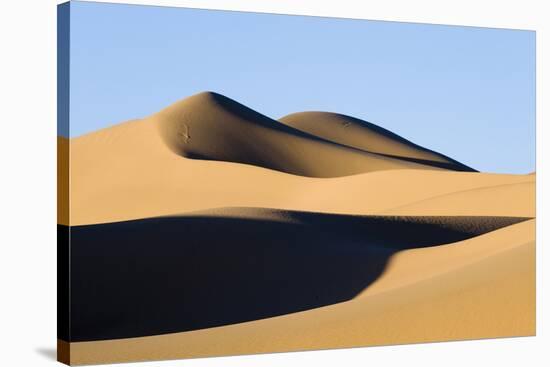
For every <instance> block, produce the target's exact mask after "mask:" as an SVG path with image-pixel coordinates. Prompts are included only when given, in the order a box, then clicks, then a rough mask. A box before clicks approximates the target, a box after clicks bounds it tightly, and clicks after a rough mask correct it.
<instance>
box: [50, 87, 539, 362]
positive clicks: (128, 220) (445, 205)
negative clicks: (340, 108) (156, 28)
mask: <svg viewBox="0 0 550 367" xmlns="http://www.w3.org/2000/svg"><path fill="white" fill-rule="evenodd" d="M58 144H59V145H58V146H59V148H58V151H59V157H60V158H59V162H58V163H59V164H58V166H59V169H58V179H59V180H60V183H61V187H62V190H61V192H62V193H64V192H67V193H68V194H67V195H65V196H63V195H59V193H58V205H59V206H60V214H59V215H58V224H59V225H58V230H59V231H61V232H63V233H68V232H69V231H70V238H71V264H72V268H71V287H72V288H71V340H70V343H67V342H66V341H61V342H60V347H61V349H62V355H63V358H64V359H65V360H70V363H71V364H90V363H112V362H125V361H133V360H156V359H166V358H183V357H203V356H217V355H232V354H248V353H265V352H275V351H292V350H307V349H321V348H341V347H354V346H369V345H386V344H399V343H417V342H429V341H444V340H461V339H478V338H491V337H505V336H522V335H534V334H535V219H534V218H535V215H536V210H535V209H536V208H535V192H536V174H535V173H532V174H525V175H523V174H491V173H482V172H477V171H475V169H473V168H471V167H468V166H467V165H465V164H463V163H461V162H458V161H456V160H454V159H453V158H450V157H447V156H445V155H444V154H441V153H439V152H435V151H432V150H429V149H428V148H425V147H421V146H419V145H417V144H415V143H413V142H411V141H409V140H407V139H406V138H404V137H400V136H398V135H396V134H394V133H392V132H390V131H388V130H386V129H383V128H381V127H379V126H377V125H374V124H372V123H369V122H366V121H362V120H359V119H356V118H354V117H350V116H345V115H341V114H337V113H329V112H299V113H293V114H290V115H287V116H285V117H283V118H281V119H279V120H275V119H272V118H270V117H267V116H264V115H262V114H261V113H259V112H256V111H253V110H251V109H249V108H248V107H246V106H244V105H242V104H240V103H238V102H236V101H234V100H231V99H229V98H227V97H225V96H222V95H220V94H217V93H212V92H206V93H200V94H197V95H194V96H191V97H189V98H186V99H184V100H182V101H179V102H177V103H175V104H173V105H171V106H168V107H167V108H166V109H164V110H162V111H160V112H158V113H156V114H153V115H151V116H149V117H146V118H143V119H138V120H133V121H129V122H125V123H121V124H118V125H115V126H113V127H109V128H106V129H102V130H98V131H95V132H93V133H89V134H86V135H83V136H80V137H76V138H72V139H66V138H58ZM67 187H68V188H69V189H68V190H67ZM69 226H70V227H69Z"/></svg>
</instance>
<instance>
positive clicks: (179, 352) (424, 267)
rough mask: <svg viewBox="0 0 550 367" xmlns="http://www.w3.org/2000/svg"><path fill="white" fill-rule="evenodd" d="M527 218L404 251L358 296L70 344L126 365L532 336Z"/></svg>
mask: <svg viewBox="0 0 550 367" xmlns="http://www.w3.org/2000/svg"><path fill="white" fill-rule="evenodd" d="M534 225H535V223H534V220H531V221H528V222H523V223H519V224H515V225H512V226H508V227H505V228H502V229H499V230H496V231H493V232H490V233H487V234H484V235H481V236H478V237H474V238H472V239H467V240H464V241H462V242H457V243H453V244H449V245H445V246H436V247H429V248H421V249H411V250H406V251H402V252H400V253H398V254H396V255H394V256H393V257H392V260H391V261H390V262H389V264H388V266H387V267H386V269H385V272H384V274H383V275H382V276H381V277H380V278H379V279H378V281H377V282H375V283H374V284H372V285H371V287H369V288H367V289H366V290H365V291H364V292H363V293H361V294H360V295H359V296H358V297H356V298H354V299H352V300H350V301H347V302H343V303H339V304H336V305H332V306H327V307H322V308H318V309H315V310H309V311H304V312H298V313H293V314H289V315H284V316H278V317H273V318H269V319H265V320H258V321H252V322H246V323H241V324H237V325H228V326H222V327H217V328H211V329H205V330H197V331H190V332H183V333H174V334H167V335H158V336H149V337H140V338H129V339H120V340H109V341H93V342H79V343H72V344H71V348H72V349H71V350H72V353H73V356H74V358H73V362H74V363H76V364H83V363H91V362H95V363H98V362H105V363H106V362H124V361H129V360H154V359H162V358H182V357H200V356H215V355H227V354H245V353H265V352H273V351H291V350H307V349H321V348H340V347H351V346H364V345H384V344H398V343H412V342H427V341H442V340H457V339H478V338H490V337H502V336H517V335H533V334H534V333H535V313H534V307H535V266H534V261H535V257H534V256H535V246H534Z"/></svg>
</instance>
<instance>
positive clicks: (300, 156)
mask: <svg viewBox="0 0 550 367" xmlns="http://www.w3.org/2000/svg"><path fill="white" fill-rule="evenodd" d="M154 119H155V120H156V121H157V123H158V125H159V127H160V131H161V134H162V136H163V138H164V139H165V141H166V143H167V144H168V145H169V146H170V147H171V148H172V149H173V150H174V151H175V152H176V153H178V154H180V155H182V156H185V157H189V158H195V159H209V160H218V161H227V162H237V163H247V164H252V165H255V166H260V167H266V168H271V169H275V170H278V171H281V172H287V173H292V174H296V175H301V176H311V177H336V176H346V175H351V174H357V173H362V172H371V171H376V170H384V169H397V168H415V167H424V168H430V167H432V165H427V166H426V165H424V164H421V163H422V162H420V161H418V162H414V160H413V159H408V160H403V159H397V158H395V157H389V156H386V155H380V154H376V153H373V152H367V151H362V150H359V149H355V148H352V147H348V146H344V145H340V144H337V143H334V142H331V141H329V140H325V139H323V138H322V137H320V136H315V135H311V134H309V133H306V132H303V131H300V130H297V129H295V128H293V127H290V126H287V125H285V124H281V123H279V122H277V121H275V120H272V119H270V118H269V117H267V116H264V115H262V114H260V113H258V112H256V111H253V110H251V109H250V108H248V107H246V106H244V105H242V104H240V103H238V102H236V101H233V100H232V99H229V98H227V97H225V96H222V95H220V94H217V93H212V92H205V93H200V94H197V95H194V96H192V97H189V98H186V99H184V100H182V101H180V102H178V103H175V104H174V105H172V106H170V107H168V108H166V109H165V110H163V111H161V112H159V113H158V114H156V115H155V116H154ZM380 135H384V134H383V133H380ZM394 139H395V138H394V137H393V136H392V135H389V134H388V136H387V137H386V140H390V141H391V140H394ZM432 168H433V167H432ZM448 168H453V167H451V166H450V165H449V167H448Z"/></svg>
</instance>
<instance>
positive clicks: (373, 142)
mask: <svg viewBox="0 0 550 367" xmlns="http://www.w3.org/2000/svg"><path fill="white" fill-rule="evenodd" d="M279 121H280V122H282V123H283V124H285V125H287V126H291V127H293V128H296V129H298V130H300V131H303V132H306V133H309V134H312V135H315V136H318V137H321V138H324V139H327V140H330V141H332V142H335V143H338V144H341V145H345V146H349V147H353V148H356V149H360V150H362V151H365V152H371V153H378V154H382V155H384V156H386V157H393V158H399V159H403V160H406V161H410V162H416V163H422V164H426V165H432V166H435V167H440V168H446V169H450V170H455V171H470V172H473V171H475V170H473V169H472V168H470V167H468V166H466V165H464V164H462V163H460V162H458V161H456V160H454V159H451V158H449V157H447V156H444V155H443V154H440V153H437V152H434V151H432V150H429V149H426V148H424V147H421V146H419V145H418V144H414V143H413V142H411V141H409V140H407V139H405V138H403V137H401V136H399V135H397V134H395V133H393V132H391V131H389V130H386V129H384V128H382V127H380V126H377V125H375V124H373V123H370V122H367V121H364V120H360V119H358V118H355V117H351V116H346V115H342V114H339V113H332V112H318V111H311V112H297V113H293V114H290V115H287V116H284V117H282V118H280V119H279Z"/></svg>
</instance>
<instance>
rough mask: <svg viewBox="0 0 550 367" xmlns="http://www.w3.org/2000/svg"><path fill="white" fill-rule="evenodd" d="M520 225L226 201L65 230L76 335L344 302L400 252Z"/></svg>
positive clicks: (198, 325) (102, 335)
mask: <svg viewBox="0 0 550 367" xmlns="http://www.w3.org/2000/svg"><path fill="white" fill-rule="evenodd" d="M525 220H526V219H525V218H516V217H377V216H349V215H335V214H320V213H309V212H297V211H280V210H272V209H258V208H225V209H219V210H214V211H205V212H199V213H190V214H187V215H183V216H178V217H160V218H151V219H142V220H136V221H129V222H119V223H108V224H99V225H91V226H76V227H72V228H71V259H72V262H73V263H74V264H78V266H75V267H74V268H73V269H72V273H71V286H72V292H71V306H72V313H71V340H72V341H83V340H100V339H113V338H123V337H136V336H144V335H156V334H162V333H169V332H175V331H186V330H194V329H202V328H208V327H214V326H220V325H224V324H232V323H237V322H243V321H249V320H255V319H260V318H266V317H271V316H276V315H283V314H287V313H292V312H298V311H303V310H307V309H312V308H316V307H321V306H326V305H328V304H333V303H338V302H343V301H347V300H349V299H351V298H353V297H355V296H356V295H357V294H359V293H360V292H362V291H363V290H364V289H365V288H367V287H368V286H369V285H370V284H371V283H372V282H374V281H376V279H377V278H378V276H379V275H380V274H381V273H382V272H383V271H384V267H385V266H386V262H387V260H388V258H389V257H391V256H392V255H393V254H395V253H396V252H398V251H401V250H404V249H409V248H422V247H429V246H435V245H441V244H444V243H451V242H456V241H460V240H464V239H466V238H470V237H474V236H477V235H480V234H483V233H487V232H490V231H493V230H495V229H498V228H502V227H505V226H508V225H511V224H514V223H518V222H522V221H525ZM152 246H153V248H154V251H153V252H152ZM137 305H139V307H137ZM118 315H124V316H123V317H122V316H120V317H119V316H118Z"/></svg>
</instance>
